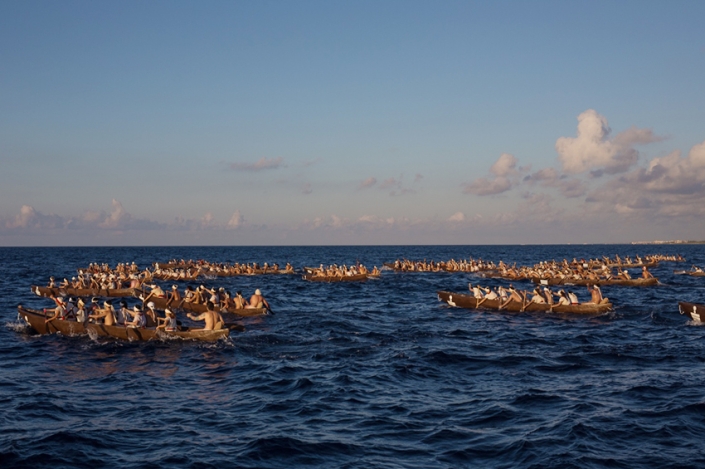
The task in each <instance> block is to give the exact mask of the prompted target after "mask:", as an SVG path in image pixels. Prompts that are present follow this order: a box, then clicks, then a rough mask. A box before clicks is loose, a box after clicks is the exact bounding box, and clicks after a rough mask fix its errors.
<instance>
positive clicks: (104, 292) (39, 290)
mask: <svg viewBox="0 0 705 469" xmlns="http://www.w3.org/2000/svg"><path fill="white" fill-rule="evenodd" d="M31 288H32V293H35V294H36V295H39V296H46V297H49V296H52V295H53V296H83V297H88V296H99V297H110V298H121V297H130V296H133V295H134V293H135V289H134V288H112V289H107V288H105V289H103V288H101V289H97V288H60V287H53V288H49V287H38V286H36V285H32V287H31Z"/></svg>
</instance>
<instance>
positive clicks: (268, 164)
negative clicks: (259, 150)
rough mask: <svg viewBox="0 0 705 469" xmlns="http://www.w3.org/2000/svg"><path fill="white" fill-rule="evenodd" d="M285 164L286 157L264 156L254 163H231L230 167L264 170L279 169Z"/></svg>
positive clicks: (237, 169)
mask: <svg viewBox="0 0 705 469" xmlns="http://www.w3.org/2000/svg"><path fill="white" fill-rule="evenodd" d="M282 166H284V158H282V157H281V156H280V157H277V158H271V159H268V158H266V157H264V156H263V157H262V158H260V159H259V160H257V161H256V162H254V163H242V162H240V163H231V164H230V169H232V170H235V171H263V170H265V169H277V168H280V167H282Z"/></svg>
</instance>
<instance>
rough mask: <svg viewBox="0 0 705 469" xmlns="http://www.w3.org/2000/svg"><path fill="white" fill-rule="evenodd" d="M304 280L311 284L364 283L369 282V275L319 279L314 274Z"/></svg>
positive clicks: (307, 275) (304, 276) (306, 276)
mask: <svg viewBox="0 0 705 469" xmlns="http://www.w3.org/2000/svg"><path fill="white" fill-rule="evenodd" d="M302 278H303V279H304V280H308V281H309V282H326V283H338V282H364V281H366V280H367V274H357V275H346V276H345V277H317V276H315V275H313V274H304V275H303V276H302Z"/></svg>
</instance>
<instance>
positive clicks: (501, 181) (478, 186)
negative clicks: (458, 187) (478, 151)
mask: <svg viewBox="0 0 705 469" xmlns="http://www.w3.org/2000/svg"><path fill="white" fill-rule="evenodd" d="M511 188H512V183H511V181H510V180H509V179H507V178H506V177H498V178H495V179H493V180H489V179H487V178H478V179H475V180H474V181H473V182H471V183H465V184H464V188H463V193H465V194H475V195H494V194H501V193H502V192H506V191H508V190H509V189H511Z"/></svg>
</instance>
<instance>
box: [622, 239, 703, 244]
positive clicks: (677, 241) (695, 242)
mask: <svg viewBox="0 0 705 469" xmlns="http://www.w3.org/2000/svg"><path fill="white" fill-rule="evenodd" d="M632 244H705V240H702V241H694V240H688V241H683V240H680V239H676V240H672V241H658V240H657V241H632Z"/></svg>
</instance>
